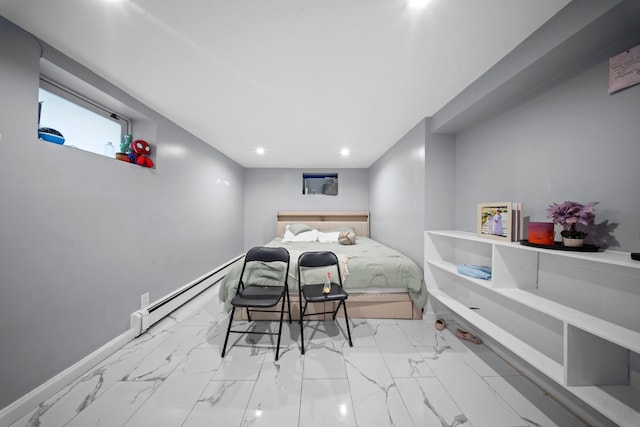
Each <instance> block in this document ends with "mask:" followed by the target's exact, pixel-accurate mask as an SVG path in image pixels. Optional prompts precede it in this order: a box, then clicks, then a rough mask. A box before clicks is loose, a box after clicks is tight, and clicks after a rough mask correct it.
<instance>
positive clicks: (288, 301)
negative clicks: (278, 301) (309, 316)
mask: <svg viewBox="0 0 640 427" xmlns="http://www.w3.org/2000/svg"><path fill="white" fill-rule="evenodd" d="M288 294H289V292H286V293H285V294H284V297H285V298H286V300H287V310H288V312H289V324H291V297H288V298H287V295H288ZM282 304H284V303H282Z"/></svg>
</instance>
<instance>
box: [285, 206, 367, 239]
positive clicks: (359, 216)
mask: <svg viewBox="0 0 640 427" xmlns="http://www.w3.org/2000/svg"><path fill="white" fill-rule="evenodd" d="M296 222H304V223H305V224H307V225H309V226H310V227H313V228H315V229H316V230H320V231H331V230H335V229H336V228H339V227H344V226H349V227H352V228H353V231H355V232H356V235H358V236H364V237H369V212H367V211H308V212H304V211H279V212H278V217H277V220H276V236H282V235H283V234H284V228H285V227H286V226H287V225H289V224H294V223H296Z"/></svg>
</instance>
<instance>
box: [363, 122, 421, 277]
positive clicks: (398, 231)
mask: <svg viewBox="0 0 640 427" xmlns="http://www.w3.org/2000/svg"><path fill="white" fill-rule="evenodd" d="M425 136H426V121H425V120H421V121H420V122H419V123H418V124H417V125H416V126H414V128H413V129H411V130H410V131H409V132H408V133H407V134H406V135H405V136H404V137H402V138H401V139H400V141H398V142H397V143H396V144H395V145H394V146H393V147H391V149H389V150H388V151H387V152H386V153H385V154H384V155H383V156H382V157H380V158H379V159H378V160H376V162H375V163H374V164H373V165H371V167H370V168H369V176H370V182H369V210H370V211H371V217H370V223H371V236H372V237H373V238H374V239H376V240H378V241H379V242H382V243H384V244H386V245H388V246H391V247H392V248H394V249H396V250H398V251H400V252H402V253H403V254H405V255H407V256H408V257H410V258H411V259H413V260H414V261H415V262H416V263H417V264H418V265H419V266H422V264H423V253H424V244H423V240H424V205H425V200H424V197H425Z"/></svg>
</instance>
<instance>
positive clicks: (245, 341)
mask: <svg viewBox="0 0 640 427" xmlns="http://www.w3.org/2000/svg"><path fill="white" fill-rule="evenodd" d="M434 320H435V319H434V318H433V315H432V314H429V313H427V314H426V315H425V318H424V319H423V320H383V319H377V320H376V319H368V320H365V319H351V326H352V334H353V344H354V345H353V347H349V346H348V343H347V340H346V338H345V336H344V334H343V332H342V331H343V330H344V321H343V320H339V321H338V323H336V322H332V321H327V322H309V323H306V324H305V340H306V354H305V355H304V356H302V355H301V354H300V347H299V339H300V330H299V326H298V324H297V323H295V322H294V323H292V324H291V325H288V324H286V325H285V326H284V327H283V343H282V347H281V350H280V359H279V360H278V361H277V362H276V361H275V360H274V356H275V352H274V348H273V347H271V340H272V339H273V340H274V339H275V338H274V337H269V336H258V335H253V336H247V335H245V336H240V335H233V334H232V335H231V337H230V338H229V340H230V344H232V346H230V347H229V348H228V350H227V355H226V357H225V358H224V359H222V358H221V357H220V351H221V347H222V344H223V342H224V335H225V332H226V326H227V321H228V314H227V313H226V312H225V311H224V309H223V304H222V303H221V302H220V301H219V300H218V296H217V287H216V286H214V287H212V288H210V289H209V290H207V291H206V292H204V293H203V294H201V295H200V296H199V297H198V298H196V299H194V300H193V301H191V302H190V303H189V304H186V305H185V306H183V307H182V308H180V309H179V310H177V311H176V312H174V313H173V314H172V315H171V316H168V317H167V318H165V319H163V320H162V321H161V322H159V323H158V324H156V325H155V326H153V327H152V328H151V329H149V330H148V331H147V332H146V333H145V334H143V335H141V336H140V337H138V338H136V339H135V340H133V341H131V342H130V343H129V344H128V345H126V346H124V347H123V348H122V349H120V350H118V351H117V352H116V353H114V354H113V355H111V356H110V357H108V358H107V359H106V360H104V361H103V362H101V363H99V364H98V365H97V366H95V367H93V368H92V369H90V370H89V371H87V372H86V374H85V375H83V376H82V377H81V378H79V379H77V380H76V381H74V382H73V383H72V384H70V385H68V386H67V387H65V388H64V389H63V390H61V391H60V392H58V393H57V394H55V395H54V396H52V397H51V398H49V399H48V400H46V401H45V402H42V403H41V404H40V405H39V406H38V407H37V408H35V409H34V410H33V411H31V412H30V413H29V414H27V415H26V416H24V417H23V418H22V419H20V420H18V421H17V422H15V423H14V424H12V426H11V427H22V426H34V427H36V426H37V427H48V426H55V427H59V426H83V427H86V426H107V427H110V426H132V427H141V426H142V427H144V426H172V427H174V426H183V427H195V426H224V427H227V426H255V427H260V426H278V427H288V426H292V427H293V426H303V427H307V426H309V427H311V426H362V427H377V426H380V427H382V426H397V427H405V426H440V427H445V426H447V427H448V426H451V427H453V426H465V427H485V426H486V427H499V426H531V427H533V426H544V427H550V426H559V427H573V426H576V427H577V426H584V425H583V424H582V423H581V422H580V421H579V420H578V419H576V418H575V417H573V416H572V415H571V414H570V413H569V412H567V411H566V410H564V409H563V408H562V407H561V406H559V405H558V404H557V403H556V402H555V401H554V400H553V399H551V398H550V397H548V396H547V395H546V394H545V393H544V392H543V391H542V390H541V389H539V388H538V387H536V386H535V385H534V384H533V383H531V382H530V381H529V380H528V379H526V378H525V377H523V376H522V375H520V374H519V373H518V372H517V371H516V370H514V369H513V368H512V367H511V366H510V365H509V364H507V363H506V362H505V361H504V360H502V359H501V358H499V357H498V356H497V355H496V354H495V353H493V352H492V351H491V350H489V349H488V348H487V347H485V346H484V345H483V344H480V345H476V344H471V343H469V342H467V341H463V340H460V339H458V338H457V337H456V336H455V335H454V332H455V329H456V326H455V325H451V324H450V325H449V326H448V328H447V329H446V330H444V331H437V330H436V329H435V328H434V327H433V324H434ZM258 327H260V328H267V327H270V328H277V323H276V322H273V323H270V322H261V324H260V325H259V326H258ZM275 330H277V329H275Z"/></svg>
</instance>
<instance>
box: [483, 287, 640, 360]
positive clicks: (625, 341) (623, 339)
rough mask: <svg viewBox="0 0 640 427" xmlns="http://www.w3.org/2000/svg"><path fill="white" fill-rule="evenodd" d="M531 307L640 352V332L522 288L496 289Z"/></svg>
mask: <svg viewBox="0 0 640 427" xmlns="http://www.w3.org/2000/svg"><path fill="white" fill-rule="evenodd" d="M494 291H495V292H496V293H497V294H500V295H503V296H506V297H507V298H510V299H512V300H513V301H516V302H519V303H520V304H522V305H525V306H527V307H529V308H532V309H534V310H536V311H539V312H541V313H544V314H547V315H549V316H551V317H554V318H556V319H558V320H561V321H563V322H566V323H569V324H571V325H572V326H575V327H577V328H580V329H582V330H584V331H586V332H589V333H591V334H593V335H596V336H598V337H600V338H603V339H605V340H607V341H610V342H612V343H614V344H617V345H619V346H620V347H624V348H627V349H629V350H631V351H633V352H636V353H640V333H638V332H635V331H632V330H630V329H627V328H623V327H621V326H618V325H616V324H615V323H611V322H608V321H606V320H603V319H600V318H598V317H595V316H591V315H590V314H587V313H584V312H582V311H579V310H575V309H573V308H570V307H567V306H566V305H563V304H558V303H556V302H554V301H551V300H548V299H546V298H543V297H539V296H537V295H534V294H532V293H531V292H529V291H523V290H520V289H494Z"/></svg>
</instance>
